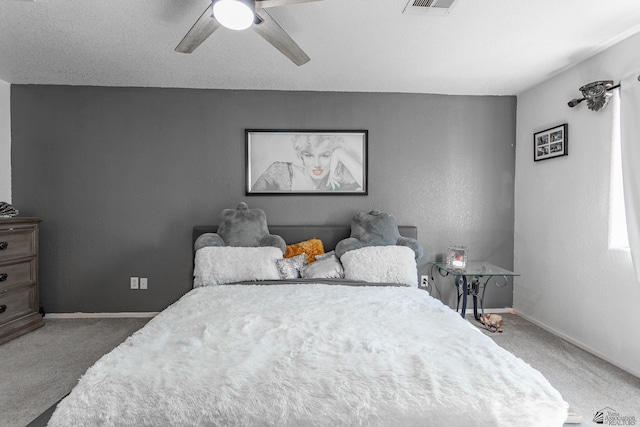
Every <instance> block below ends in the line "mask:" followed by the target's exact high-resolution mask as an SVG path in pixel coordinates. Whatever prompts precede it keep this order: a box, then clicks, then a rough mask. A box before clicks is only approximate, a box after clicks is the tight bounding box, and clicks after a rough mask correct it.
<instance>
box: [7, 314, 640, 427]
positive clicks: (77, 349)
mask: <svg viewBox="0 0 640 427" xmlns="http://www.w3.org/2000/svg"><path fill="white" fill-rule="evenodd" d="M502 317H503V319H504V326H503V329H504V332H503V333H491V332H488V331H485V333H486V334H487V335H489V336H490V337H491V338H492V339H494V340H495V342H496V343H498V344H499V345H501V346H502V347H504V348H505V349H507V350H509V351H511V352H512V353H514V354H515V355H516V356H518V357H520V358H521V359H523V360H524V361H526V362H527V363H529V364H530V365H531V366H533V367H534V368H536V369H538V370H539V371H540V372H542V373H543V374H544V375H545V377H547V379H548V380H549V381H550V382H551V384H553V386H554V387H555V388H556V389H558V391H559V392H560V393H561V394H562V396H563V397H564V399H565V400H566V401H567V402H568V403H569V404H570V405H571V407H572V408H573V409H574V411H575V412H576V413H577V414H579V415H580V416H581V418H582V424H578V425H582V426H595V425H602V424H596V422H595V421H593V418H594V416H595V415H596V413H597V412H598V411H600V410H603V409H607V410H610V411H611V410H615V412H616V413H617V414H619V415H620V416H627V417H635V422H636V424H637V425H640V378H637V377H635V376H633V375H631V374H629V373H627V372H625V371H623V370H621V369H619V368H617V367H615V366H613V365H611V364H609V363H607V362H605V361H603V360H602V359H599V358H598V357H596V356H593V355H592V354H590V353H588V352H586V351H584V350H582V349H580V348H578V347H576V346H574V345H572V344H570V343H568V342H566V341H564V340H563V339H561V338H558V337H556V336H554V335H553V334H551V333H549V332H547V331H545V330H543V329H541V328H539V327H538V326H536V325H533V324H532V323H530V322H528V321H526V320H524V319H522V318H520V317H518V316H517V315H512V314H503V315H502ZM147 321H148V319H140V318H135V319H120V318H110V319H47V318H45V326H44V327H42V328H40V329H38V330H36V331H34V332H31V333H29V334H27V335H24V336H22V337H20V338H17V339H15V340H13V341H10V342H8V343H5V344H3V345H1V346H0V373H2V375H1V376H0V390H2V392H1V393H0V414H1V416H0V417H1V420H0V424H1V425H2V426H5V427H24V426H25V425H27V424H28V423H29V422H31V421H32V420H33V419H35V418H36V417H37V416H38V415H40V414H41V413H42V412H44V411H45V410H46V409H47V408H48V407H50V406H51V405H53V404H54V403H56V402H57V401H58V400H60V399H61V398H62V397H64V396H65V395H66V394H67V393H68V392H69V391H71V389H72V388H73V387H74V385H75V384H76V383H77V381H78V379H79V378H80V376H81V375H82V374H83V373H84V372H85V371H86V370H87V368H88V367H89V366H91V365H92V364H93V363H94V362H95V361H96V360H98V359H99V358H100V357H101V356H102V355H103V354H105V353H107V352H109V351H110V350H111V349H113V348H114V347H115V346H117V345H118V344H120V343H121V342H122V341H124V340H125V339H126V338H127V337H128V336H129V335H131V334H132V333H133V332H135V331H136V330H138V329H139V328H141V327H142V326H144V325H145V324H146V322H147ZM470 321H471V322H473V323H474V324H477V325H478V326H479V327H481V325H479V324H478V323H477V322H475V320H473V318H472V317H471V320H470ZM496 369H497V368H496ZM479 392H481V391H479ZM605 415H606V414H605ZM541 416H543V415H542V414H541ZM574 425H575V424H574Z"/></svg>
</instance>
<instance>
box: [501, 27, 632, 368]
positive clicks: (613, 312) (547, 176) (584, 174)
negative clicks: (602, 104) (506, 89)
mask: <svg viewBox="0 0 640 427" xmlns="http://www.w3.org/2000/svg"><path fill="white" fill-rule="evenodd" d="M639 50H640V34H638V35H635V36H632V37H630V38H628V39H626V40H624V41H622V42H620V43H618V44H616V45H614V46H613V47H610V48H609V49H607V50H605V51H603V52H601V53H600V54H598V55H596V56H594V57H592V58H590V59H588V60H586V61H584V62H583V63H581V64H579V65H577V66H575V67H573V68H571V69H569V70H566V71H564V72H563V73H561V74H560V75H558V76H556V77H555V78H553V79H551V80H549V81H546V82H544V83H542V84H540V85H538V86H537V87H534V88H532V89H530V90H528V91H526V92H524V93H522V94H521V95H520V96H518V111H517V122H516V123H517V125H516V134H517V149H516V182H515V242H514V250H515V258H514V267H515V269H516V271H518V272H519V273H521V274H522V276H521V277H519V278H518V279H517V280H516V281H515V284H514V308H515V310H516V311H517V312H518V313H519V314H521V315H522V316H523V317H525V318H527V319H529V320H531V321H533V322H534V323H537V324H539V325H540V326H542V327H544V328H547V329H549V330H551V331H553V332H554V333H556V334H558V335H560V336H562V337H564V338H566V339H567V340H569V341H571V342H573V343H574V344H577V345H579V346H581V347H583V348H585V349H587V350H589V351H590V352H592V353H594V354H596V355H598V356H600V357H602V358H603V359H606V360H608V361H609V362H611V363H613V364H615V365H617V366H619V367H621V368H623V369H625V370H627V371H629V372H631V373H633V374H634V375H636V376H640V340H639V339H638V332H637V331H638V326H639V325H640V310H639V308H638V303H639V302H640V283H637V282H636V280H635V278H634V274H633V266H632V264H631V257H630V254H629V253H628V252H625V251H619V250H615V251H614V250H609V249H608V241H607V240H608V219H609V218H608V213H609V173H610V153H611V132H612V113H613V108H611V105H610V106H607V107H606V108H605V109H604V110H601V111H599V112H594V111H591V110H588V109H587V106H586V103H585V102H583V103H582V104H580V105H579V106H577V107H575V108H569V107H568V106H567V102H568V101H569V100H570V99H572V98H579V97H580V93H579V91H578V88H579V87H580V86H582V85H583V84H586V83H589V82H592V81H595V80H614V81H615V82H616V83H617V82H619V81H620V79H622V78H623V77H625V76H626V75H627V74H628V73H630V72H632V71H635V72H637V73H638V74H640V55H638V54H637V52H638V51H639ZM562 123H568V124H569V131H568V135H569V146H568V147H569V155H568V156H565V157H559V158H553V159H549V160H543V161H539V162H534V161H533V133H534V132H537V131H541V130H545V129H547V128H550V127H553V126H555V125H558V124H562Z"/></svg>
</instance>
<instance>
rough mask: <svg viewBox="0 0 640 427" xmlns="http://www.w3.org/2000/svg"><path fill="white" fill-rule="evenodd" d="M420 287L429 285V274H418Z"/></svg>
mask: <svg viewBox="0 0 640 427" xmlns="http://www.w3.org/2000/svg"><path fill="white" fill-rule="evenodd" d="M420 287H421V288H428V287H429V276H427V275H426V274H425V275H422V276H420Z"/></svg>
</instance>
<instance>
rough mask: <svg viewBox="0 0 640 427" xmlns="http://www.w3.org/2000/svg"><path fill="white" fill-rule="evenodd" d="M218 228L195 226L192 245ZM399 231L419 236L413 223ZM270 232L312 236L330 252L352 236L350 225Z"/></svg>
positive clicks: (290, 237) (289, 239) (294, 238)
mask: <svg viewBox="0 0 640 427" xmlns="http://www.w3.org/2000/svg"><path fill="white" fill-rule="evenodd" d="M217 230H218V226H217V225H197V226H195V227H193V238H192V241H191V246H192V247H193V244H194V243H195V241H196V239H197V238H198V237H199V236H200V235H201V234H203V233H215V232H216V231H217ZM398 231H399V232H400V235H401V236H404V237H411V238H414V239H417V238H418V228H417V227H415V226H413V225H400V226H398ZM269 232H270V233H271V234H277V235H279V236H281V237H282V238H283V239H284V241H285V242H286V243H287V244H288V245H290V244H293V243H298V242H303V241H305V240H309V239H312V238H314V237H315V238H318V239H320V240H322V244H323V246H324V250H325V251H326V252H329V251H330V250H333V249H334V248H335V247H336V245H337V244H338V242H339V241H340V240H342V239H346V238H347V237H349V236H351V226H350V225H270V226H269Z"/></svg>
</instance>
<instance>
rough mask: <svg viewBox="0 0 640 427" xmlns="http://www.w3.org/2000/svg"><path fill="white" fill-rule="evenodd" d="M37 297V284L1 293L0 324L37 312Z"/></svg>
mask: <svg viewBox="0 0 640 427" xmlns="http://www.w3.org/2000/svg"><path fill="white" fill-rule="evenodd" d="M35 299H36V298H35V285H32V286H26V287H24V288H19V289H16V290H13V291H10V292H4V293H2V294H0V311H1V313H0V325H3V324H5V323H8V322H11V321H12V320H14V319H18V318H19V317H22V316H25V315H27V314H29V313H34V312H36V313H37V312H38V310H37V308H36V307H35Z"/></svg>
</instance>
